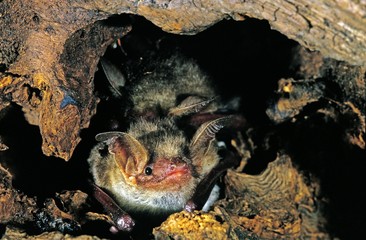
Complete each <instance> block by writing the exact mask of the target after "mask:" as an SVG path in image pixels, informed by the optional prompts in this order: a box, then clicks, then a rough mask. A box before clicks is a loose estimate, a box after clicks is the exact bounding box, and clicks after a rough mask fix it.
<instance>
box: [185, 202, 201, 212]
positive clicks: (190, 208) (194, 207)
mask: <svg viewBox="0 0 366 240" xmlns="http://www.w3.org/2000/svg"><path fill="white" fill-rule="evenodd" d="M197 208H198V206H197V204H195V203H194V202H193V200H189V201H188V202H187V203H186V205H185V206H184V210H186V211H187V212H193V211H194V210H197Z"/></svg>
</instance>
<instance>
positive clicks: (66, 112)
mask: <svg viewBox="0 0 366 240" xmlns="http://www.w3.org/2000/svg"><path fill="white" fill-rule="evenodd" d="M365 6H366V4H365V3H364V2H362V1H358V2H354V1H347V0H342V1H334V2H331V3H330V2H329V1H320V2H319V1H318V2H311V1H297V2H296V3H292V2H289V1H283V0H277V1H271V2H268V1H252V2H242V1H229V0H227V1H219V2H216V1H215V2H212V1H206V0H201V1H158V2H157V1H116V0H114V1H107V0H93V1H86V2H85V1H77V2H73V1H71V2H70V1H25V0H5V1H1V3H0V25H1V26H5V27H3V28H1V30H0V64H1V66H2V67H1V69H2V70H1V73H0V93H1V95H0V109H2V108H4V107H5V106H6V105H8V104H9V103H10V102H15V103H17V104H19V105H20V106H22V107H23V110H24V112H25V113H26V116H27V120H28V121H29V122H30V123H31V124H35V125H38V126H39V127H40V131H41V135H42V138H43V145H42V149H43V152H44V153H45V154H46V155H54V156H57V157H61V158H63V159H65V160H68V159H69V158H70V157H71V155H72V153H73V150H74V149H75V147H76V145H77V144H78V142H79V141H80V137H79V133H80V130H81V129H83V128H86V127H88V124H89V121H90V118H91V116H92V115H93V114H94V113H95V109H96V104H97V102H98V99H96V98H95V96H93V94H92V90H93V76H94V72H95V71H96V65H97V62H98V60H99V57H100V56H101V55H102V54H103V53H104V51H105V49H106V46H107V45H108V44H110V43H111V42H112V41H113V39H115V38H119V37H122V36H123V35H124V34H125V33H126V31H127V30H128V28H127V27H124V26H118V27H116V26H110V25H103V23H101V22H99V21H100V20H104V19H107V18H108V17H110V16H112V15H114V14H122V13H129V14H131V13H132V14H137V15H141V16H144V17H146V18H147V19H148V20H150V21H152V22H153V23H154V24H156V25H157V26H159V27H161V28H162V29H163V30H165V31H167V32H173V33H178V34H195V33H198V32H200V31H202V30H204V29H206V28H208V27H209V26H211V25H213V24H215V23H217V22H218V21H220V20H222V19H225V18H228V17H229V18H233V19H236V20H243V19H245V17H253V18H258V19H266V20H268V21H269V23H270V25H271V27H272V28H273V29H276V30H278V31H280V32H281V33H283V34H285V35H286V36H287V37H289V38H291V39H294V40H296V41H298V42H299V43H301V44H302V45H303V46H305V47H308V48H310V49H315V50H319V51H320V52H321V53H322V54H323V55H324V56H328V57H331V58H335V59H339V60H345V61H346V62H348V63H350V64H355V65H366V62H365V59H366V37H365V36H366V18H365V16H366V10H365V9H366V8H365Z"/></svg>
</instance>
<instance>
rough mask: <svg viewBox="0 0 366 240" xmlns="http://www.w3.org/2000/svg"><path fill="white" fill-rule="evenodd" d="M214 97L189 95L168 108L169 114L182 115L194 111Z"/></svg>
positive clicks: (203, 106) (200, 108) (199, 109)
mask: <svg viewBox="0 0 366 240" xmlns="http://www.w3.org/2000/svg"><path fill="white" fill-rule="evenodd" d="M214 99H215V98H210V99H206V98H203V97H198V96H189V97H187V98H185V99H184V100H183V101H182V102H181V103H180V104H179V105H178V106H176V107H172V108H170V109H169V112H168V115H169V116H172V117H173V116H176V117H178V116H183V115H188V114H191V113H196V112H199V111H201V110H202V109H203V108H205V107H206V106H207V105H208V104H210V103H211V102H212V101H213V100H214Z"/></svg>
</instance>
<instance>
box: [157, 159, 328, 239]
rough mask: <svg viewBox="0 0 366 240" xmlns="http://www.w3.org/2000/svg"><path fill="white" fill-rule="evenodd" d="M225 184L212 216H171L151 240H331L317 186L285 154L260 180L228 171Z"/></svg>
mask: <svg viewBox="0 0 366 240" xmlns="http://www.w3.org/2000/svg"><path fill="white" fill-rule="evenodd" d="M225 180H226V188H227V189H226V199H224V200H221V201H219V202H217V203H216V205H215V208H214V210H213V211H210V212H209V213H202V212H198V211H197V212H194V213H177V214H173V215H171V216H170V217H169V218H168V219H167V220H166V221H165V222H164V223H163V224H162V225H161V226H160V227H158V228H155V229H154V235H155V237H156V239H167V238H174V239H205V238H210V237H212V236H215V237H213V238H215V239H330V237H329V235H328V233H327V232H326V230H325V224H326V222H325V219H324V217H323V216H322V214H321V212H320V211H319V209H320V208H321V205H322V202H321V200H319V199H318V195H319V184H318V183H317V182H316V181H314V180H313V179H312V181H310V183H309V179H307V178H306V177H305V176H304V175H303V174H301V172H299V170H297V168H296V167H294V166H293V165H292V163H291V159H290V158H289V157H288V156H287V155H279V156H278V157H277V159H276V160H275V161H273V162H271V163H270V164H269V165H268V168H267V169H266V170H264V171H263V172H262V173H261V174H259V175H248V174H244V173H239V172H236V171H233V170H229V171H228V173H227V175H226V177H225ZM205 226H210V227H207V228H206V227H205Z"/></svg>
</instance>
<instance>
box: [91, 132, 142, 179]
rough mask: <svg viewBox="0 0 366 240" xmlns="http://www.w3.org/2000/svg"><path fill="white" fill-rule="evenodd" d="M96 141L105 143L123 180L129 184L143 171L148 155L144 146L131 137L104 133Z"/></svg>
mask: <svg viewBox="0 0 366 240" xmlns="http://www.w3.org/2000/svg"><path fill="white" fill-rule="evenodd" d="M95 138H96V140H98V141H107V144H108V150H109V152H110V153H111V154H113V155H114V160H115V161H116V163H117V166H118V167H119V169H120V170H121V172H122V174H123V175H124V177H125V179H126V180H127V181H129V182H130V183H133V184H134V183H135V182H134V177H135V176H136V175H138V174H140V173H142V172H143V171H144V168H145V166H146V165H147V162H148V154H147V151H146V149H145V147H144V146H142V145H141V143H140V142H139V141H138V140H137V139H136V138H134V137H132V136H131V135H129V134H127V133H123V132H105V133H100V134H98V135H97V136H96V137H95Z"/></svg>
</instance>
